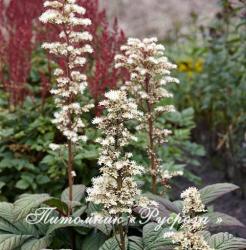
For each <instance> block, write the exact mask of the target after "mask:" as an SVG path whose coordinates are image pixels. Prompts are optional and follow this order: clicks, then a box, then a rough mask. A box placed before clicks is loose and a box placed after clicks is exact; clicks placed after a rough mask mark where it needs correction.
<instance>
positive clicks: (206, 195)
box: [200, 183, 239, 204]
mask: <svg viewBox="0 0 246 250" xmlns="http://www.w3.org/2000/svg"><path fill="white" fill-rule="evenodd" d="M238 188H239V187H238V186H236V185H234V184H231V183H217V184H213V185H209V186H206V187H204V188H202V189H201V190H200V194H201V198H202V201H203V203H204V204H208V203H210V202H212V201H214V200H216V199H218V198H220V197H221V196H223V195H224V194H227V193H229V192H232V191H234V190H236V189H238Z"/></svg>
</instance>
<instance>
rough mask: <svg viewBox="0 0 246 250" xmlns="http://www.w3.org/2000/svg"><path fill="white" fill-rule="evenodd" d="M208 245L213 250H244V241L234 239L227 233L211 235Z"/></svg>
mask: <svg viewBox="0 0 246 250" xmlns="http://www.w3.org/2000/svg"><path fill="white" fill-rule="evenodd" d="M208 243H209V245H210V247H212V248H214V249H215V250H239V249H245V248H246V239H241V238H236V237H234V236H233V235H231V234H229V233H218V234H215V235H212V236H211V238H210V240H209V242H208Z"/></svg>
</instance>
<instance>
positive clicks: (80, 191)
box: [61, 185, 85, 203]
mask: <svg viewBox="0 0 246 250" xmlns="http://www.w3.org/2000/svg"><path fill="white" fill-rule="evenodd" d="M84 194H85V186H84V185H73V201H78V202H79V201H80V200H81V199H82V198H83V196H84ZM61 200H62V201H64V202H66V203H67V202H68V201H69V188H66V189H65V190H64V191H63V192H62V195H61Z"/></svg>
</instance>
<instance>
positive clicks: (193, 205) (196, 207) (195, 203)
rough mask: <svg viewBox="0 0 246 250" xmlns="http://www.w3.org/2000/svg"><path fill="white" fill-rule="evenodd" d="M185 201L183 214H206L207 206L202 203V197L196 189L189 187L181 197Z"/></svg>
mask: <svg viewBox="0 0 246 250" xmlns="http://www.w3.org/2000/svg"><path fill="white" fill-rule="evenodd" d="M180 197H181V198H182V199H184V206H183V211H182V212H183V214H184V215H189V214H193V213H201V212H205V211H206V210H205V206H204V204H203V203H202V200H201V195H200V193H199V191H198V189H197V188H196V187H189V188H188V189H186V190H185V191H184V192H183V193H181V196H180Z"/></svg>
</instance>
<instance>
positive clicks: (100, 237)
mask: <svg viewBox="0 0 246 250" xmlns="http://www.w3.org/2000/svg"><path fill="white" fill-rule="evenodd" d="M106 239H107V238H106V236H105V235H104V234H103V233H101V232H100V231H99V232H95V231H93V232H92V233H91V234H89V235H87V236H86V238H85V239H84V241H83V244H82V247H81V250H92V249H93V250H98V249H99V248H100V247H101V246H102V245H103V243H104V242H105V241H106Z"/></svg>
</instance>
